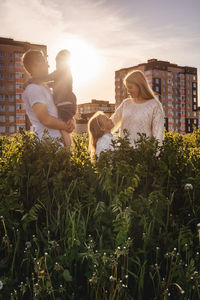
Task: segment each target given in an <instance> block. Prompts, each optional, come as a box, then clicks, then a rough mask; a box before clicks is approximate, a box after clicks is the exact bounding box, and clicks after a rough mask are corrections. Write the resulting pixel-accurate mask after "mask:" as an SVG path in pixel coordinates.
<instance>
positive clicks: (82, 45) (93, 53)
mask: <svg viewBox="0 0 200 300" xmlns="http://www.w3.org/2000/svg"><path fill="white" fill-rule="evenodd" d="M57 49H58V50H57V52H59V51H60V50H62V49H67V50H69V51H70V66H71V71H72V76H73V85H74V87H75V88H76V87H80V86H83V85H84V84H86V83H89V81H90V80H92V79H94V77H95V76H96V75H97V74H98V72H99V69H100V66H101V63H100V56H99V55H98V52H97V50H95V48H94V47H92V46H91V45H90V44H88V43H87V42H85V41H83V40H81V39H67V40H65V41H64V42H62V43H60V45H59V48H57Z"/></svg>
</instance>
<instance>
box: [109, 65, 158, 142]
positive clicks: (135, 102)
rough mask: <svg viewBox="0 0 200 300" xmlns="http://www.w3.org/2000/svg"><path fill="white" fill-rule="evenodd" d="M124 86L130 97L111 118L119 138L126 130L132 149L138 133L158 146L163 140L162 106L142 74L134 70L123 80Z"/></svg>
mask: <svg viewBox="0 0 200 300" xmlns="http://www.w3.org/2000/svg"><path fill="white" fill-rule="evenodd" d="M124 85H125V87H126V88H127V91H128V93H129V95H130V97H128V98H127V99H125V100H124V101H123V102H122V103H121V104H120V106H119V107H118V108H117V110H116V111H115V113H114V114H113V115H112V116H111V120H112V121H113V123H114V124H115V127H116V128H118V127H120V136H121V137H123V134H124V133H123V131H124V129H126V130H127V131H128V133H129V140H130V144H131V145H132V146H133V147H134V146H135V142H136V141H137V140H138V137H139V136H138V133H141V134H142V133H145V134H146V136H147V137H152V136H154V137H155V138H156V139H157V140H158V143H159V145H162V141H163V139H164V112H163V108H162V104H161V103H160V101H159V100H157V98H156V96H155V94H154V92H153V90H152V89H151V88H150V86H149V84H148V82H147V80H146V78H145V76H144V73H143V72H142V71H139V70H136V71H133V72H132V73H129V74H128V75H127V76H126V77H125V79H124Z"/></svg>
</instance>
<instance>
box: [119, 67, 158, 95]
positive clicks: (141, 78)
mask: <svg viewBox="0 0 200 300" xmlns="http://www.w3.org/2000/svg"><path fill="white" fill-rule="evenodd" d="M129 83H130V84H136V85H137V86H138V88H139V97H141V98H143V99H145V100H150V99H152V98H154V99H155V100H157V98H156V95H155V93H154V91H153V90H152V89H151V87H150V86H149V84H148V82H147V80H146V77H145V75H144V73H143V72H142V71H140V70H135V71H133V72H131V73H128V74H127V75H126V76H125V78H124V85H125V86H127V85H128V84H129Z"/></svg>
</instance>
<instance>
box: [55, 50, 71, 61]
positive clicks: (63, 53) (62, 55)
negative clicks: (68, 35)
mask: <svg viewBox="0 0 200 300" xmlns="http://www.w3.org/2000/svg"><path fill="white" fill-rule="evenodd" d="M69 57H70V52H69V51H68V50H65V49H64V50H61V51H59V52H58V54H57V55H56V62H57V61H58V60H59V59H69Z"/></svg>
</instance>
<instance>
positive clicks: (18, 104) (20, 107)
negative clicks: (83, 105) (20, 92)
mask: <svg viewBox="0 0 200 300" xmlns="http://www.w3.org/2000/svg"><path fill="white" fill-rule="evenodd" d="M16 109H25V105H24V103H17V104H16ZM88 109H90V107H88Z"/></svg>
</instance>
